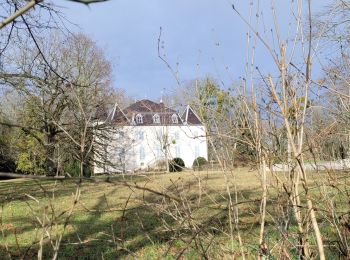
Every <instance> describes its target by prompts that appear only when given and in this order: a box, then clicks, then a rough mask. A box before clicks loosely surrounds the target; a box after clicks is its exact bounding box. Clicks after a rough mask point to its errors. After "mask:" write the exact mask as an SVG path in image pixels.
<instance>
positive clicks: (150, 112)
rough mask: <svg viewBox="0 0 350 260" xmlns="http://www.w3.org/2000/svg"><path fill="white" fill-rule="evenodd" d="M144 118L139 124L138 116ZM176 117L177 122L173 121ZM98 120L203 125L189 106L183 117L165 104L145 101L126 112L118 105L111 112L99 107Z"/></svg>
mask: <svg viewBox="0 0 350 260" xmlns="http://www.w3.org/2000/svg"><path fill="white" fill-rule="evenodd" d="M156 114H157V115H159V119H160V120H159V123H157V122H155V120H154V116H155V115H156ZM137 115H141V116H142V123H137V121H136V116H137ZM175 116H176V119H177V122H176V121H175V122H174V121H173V117H175ZM96 118H98V119H99V120H103V121H106V122H109V123H113V124H120V125H123V124H124V125H125V124H130V123H131V124H135V125H184V124H189V125H201V124H202V123H201V121H200V120H199V118H198V116H197V115H196V113H195V112H194V111H193V110H192V108H191V107H190V106H187V108H186V110H185V112H184V113H183V115H182V117H180V116H179V114H178V113H177V112H176V111H175V110H173V109H171V108H168V107H166V106H165V105H164V103H155V102H153V101H150V100H147V99H144V100H140V101H137V102H135V103H134V104H132V105H130V106H128V107H127V108H125V109H124V110H121V109H120V108H119V106H118V105H117V104H115V105H114V107H113V108H112V109H110V110H109V111H108V110H107V109H105V107H99V108H98V109H97V112H96Z"/></svg>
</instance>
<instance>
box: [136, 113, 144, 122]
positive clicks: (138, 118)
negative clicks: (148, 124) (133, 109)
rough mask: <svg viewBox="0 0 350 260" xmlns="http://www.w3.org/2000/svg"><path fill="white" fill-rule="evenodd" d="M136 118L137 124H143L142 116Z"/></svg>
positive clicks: (138, 115)
mask: <svg viewBox="0 0 350 260" xmlns="http://www.w3.org/2000/svg"><path fill="white" fill-rule="evenodd" d="M135 118H136V124H142V123H143V120H142V115H141V114H137V115H136V117H135Z"/></svg>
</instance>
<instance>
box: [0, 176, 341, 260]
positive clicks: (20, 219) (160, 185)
mask: <svg viewBox="0 0 350 260" xmlns="http://www.w3.org/2000/svg"><path fill="white" fill-rule="evenodd" d="M344 176H345V177H344ZM332 178H333V179H334V178H335V179H336V180H338V178H339V179H341V181H342V183H343V184H344V185H343V184H342V185H341V187H340V188H341V189H345V190H346V189H347V185H346V183H347V175H344V174H343V173H341V174H336V173H335V174H334V175H332V176H331V175H329V174H318V175H315V174H310V179H311V183H312V185H313V186H315V185H316V184H318V185H320V184H322V183H329V182H332ZM279 179H280V180H279V181H277V180H276V178H274V177H273V176H269V178H268V183H269V191H268V217H267V224H266V228H267V232H266V236H265V239H266V241H267V243H269V247H270V251H271V253H272V255H278V254H279V248H278V246H281V243H280V241H281V235H280V234H281V232H280V230H279V227H281V226H282V224H280V225H279V221H282V220H280V217H281V216H280V215H279V214H281V212H282V213H283V212H288V210H287V209H285V208H283V205H284V201H285V200H286V198H284V197H283V196H281V194H282V193H281V189H282V188H281V187H282V185H281V183H280V182H281V181H282V182H283V181H284V180H286V176H284V175H283V174H280V176H279ZM78 187H79V191H80V197H79V199H78V200H77V202H76V203H74V194H75V193H76V191H77V189H78ZM319 190H320V189H317V190H315V191H313V196H314V199H315V204H316V205H315V206H316V207H318V208H320V210H321V208H322V209H323V208H326V207H327V205H326V203H324V204H322V203H321V202H322V200H324V198H322V196H323V195H324V193H321V192H320V191H319ZM235 191H237V192H235ZM327 192H328V193H330V194H331V195H332V196H333V197H334V199H335V200H337V201H338V202H339V203H345V202H343V199H344V197H343V196H342V195H341V196H340V195H339V193H338V192H337V191H336V189H334V190H328V191H327ZM332 192H333V193H332ZM337 196H338V198H337ZM230 197H231V201H232V203H233V204H235V205H236V206H235V207H234V210H233V211H230V213H229V210H228V205H229V201H230ZM260 198H261V188H260V181H259V176H258V174H257V172H256V171H250V170H248V169H238V170H235V171H233V172H232V173H229V174H224V173H222V172H205V171H201V172H192V171H188V172H182V173H147V174H145V175H138V176H124V177H123V176H117V177H110V178H107V177H100V178H95V179H94V180H83V181H82V182H79V181H78V180H62V181H36V180H35V181H34V180H11V181H3V182H0V205H1V208H0V210H1V212H0V214H1V215H0V216H1V223H0V226H1V233H0V258H1V259H3V258H17V257H18V258H27V259H30V258H33V257H36V256H37V254H38V249H39V248H40V243H41V242H42V244H43V256H44V258H51V256H52V254H53V248H54V246H55V243H56V241H58V239H59V238H60V236H61V235H62V240H61V244H60V250H59V255H58V257H59V258H60V259H65V258H68V259H80V258H82V259H96V258H97V259H116V258H131V259H133V258H142V259H159V258H161V259H163V258H165V259H176V258H185V259H198V258H202V257H203V256H204V255H207V256H209V257H212V258H218V259H222V258H231V257H232V256H239V255H240V252H241V251H240V249H239V243H238V234H239V235H240V236H241V239H242V243H243V249H244V254H246V255H247V256H249V257H256V256H257V249H258V237H259V225H260V224H259V221H260V220H259V215H258V213H259V206H260V201H259V200H260ZM318 202H319V203H318ZM344 205H345V204H344ZM72 207H73V209H72ZM71 209H72V213H71V214H70V210H71ZM320 212H321V211H320ZM236 213H237V214H238V215H237V216H238V219H236V220H237V221H231V222H230V218H234V217H235V214H236ZM318 217H319V222H320V225H321V228H322V230H323V231H324V232H329V234H330V236H333V233H332V232H333V230H332V228H331V227H330V226H329V224H327V221H325V219H324V215H323V214H319V215H318ZM230 223H232V225H230ZM63 230H64V232H63ZM290 230H291V231H293V232H294V233H293V232H290V234H291V236H290V237H289V238H288V240H286V241H287V242H289V243H291V244H293V243H294V242H295V241H294V240H295V236H293V234H295V233H297V231H296V230H295V227H294V226H293V225H291V227H290ZM312 239H313V238H312V237H310V243H311V244H312V243H313V241H312ZM40 241H41V242H40ZM287 242H286V243H287ZM290 252H291V253H293V248H290ZM328 253H329V254H332V251H329V252H328Z"/></svg>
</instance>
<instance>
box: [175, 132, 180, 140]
mask: <svg viewBox="0 0 350 260" xmlns="http://www.w3.org/2000/svg"><path fill="white" fill-rule="evenodd" d="M174 137H175V139H176V140H179V137H180V133H179V132H178V131H176V132H175V133H174Z"/></svg>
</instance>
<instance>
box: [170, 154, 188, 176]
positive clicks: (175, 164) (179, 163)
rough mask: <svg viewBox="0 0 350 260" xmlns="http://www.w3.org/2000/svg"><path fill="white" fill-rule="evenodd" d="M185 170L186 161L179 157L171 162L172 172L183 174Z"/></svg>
mask: <svg viewBox="0 0 350 260" xmlns="http://www.w3.org/2000/svg"><path fill="white" fill-rule="evenodd" d="M184 168H185V163H184V160H182V159H181V158H179V157H176V158H174V159H173V160H171V161H170V162H169V171H170V172H181V171H182V170H183V169H184Z"/></svg>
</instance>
